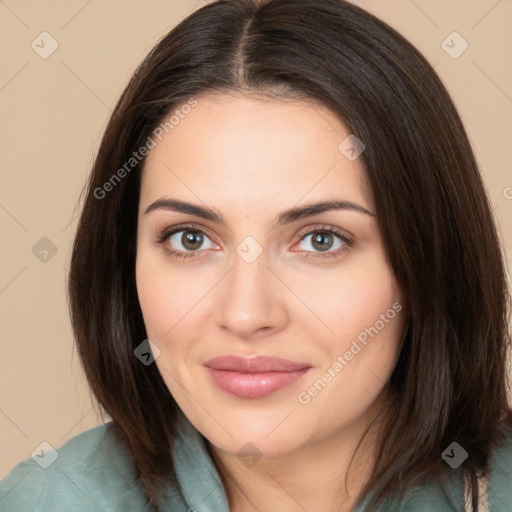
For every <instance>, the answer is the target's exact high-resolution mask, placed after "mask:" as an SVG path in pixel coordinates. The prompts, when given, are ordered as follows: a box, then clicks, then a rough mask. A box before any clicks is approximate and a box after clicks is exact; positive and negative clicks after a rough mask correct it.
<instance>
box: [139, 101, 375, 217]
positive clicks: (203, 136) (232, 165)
mask: <svg viewBox="0 0 512 512" xmlns="http://www.w3.org/2000/svg"><path fill="white" fill-rule="evenodd" d="M174 110H175V109H173V111H174ZM187 111H188V109H187ZM170 115H172V113H170ZM170 115H169V117H170ZM174 119H178V117H175V118H174ZM349 135H350V132H349V130H348V129H347V128H346V126H345V125H344V124H343V123H342V122H341V121H340V120H339V119H338V117H337V116H336V115H335V114H334V113H333V112H331V111H330V110H329V109H327V108H326V107H324V106H322V105H320V104H318V103H317V102H314V101H307V100H290V99H283V100H281V99H275V98H269V97H252V96H251V97H249V96H245V95H242V94H239V93H230V94H216V95H208V96H201V97H198V98H197V104H196V106H195V107H193V108H191V109H190V111H188V113H187V114H181V115H180V116H179V122H178V123H176V124H174V125H173V127H172V129H170V128H168V133H165V132H164V135H163V136H162V140H161V141H160V140H158V139H154V140H155V142H156V146H155V147H154V148H153V149H152V150H151V151H150V153H149V154H148V156H147V159H146V162H145V166H144V170H143V177H142V188H141V206H143V205H144V204H146V205H147V203H148V202H150V201H154V200H156V199H158V198H161V197H163V196H172V197H180V198H183V199H185V200H186V199H187V198H188V199H191V200H192V199H195V200H196V201H197V199H198V198H199V199H201V200H204V202H206V203H212V204H213V203H215V206H216V207H218V208H219V209H222V208H223V207H226V208H228V207H229V206H233V205H237V204H239V203H242V204H243V205H245V207H250V208H262V207H272V205H273V204H275V203H278V206H279V209H280V208H281V207H282V206H283V204H286V205H293V204H295V203H297V202H299V201H300V200H301V199H303V200H304V201H312V200H316V199H321V200H324V199H333V198H337V199H339V198H343V199H350V200H357V201H358V202H360V203H362V204H363V205H364V206H366V207H367V208H368V209H373V203H372V199H371V194H370V192H369V190H368V187H367V185H366V182H365V179H364V173H363V168H362V163H361V160H360V159H356V160H354V161H350V160H349V159H348V158H347V157H346V156H345V155H344V154H343V153H342V152H341V151H340V149H339V145H340V143H342V141H344V140H345V139H346V137H347V136H349Z"/></svg>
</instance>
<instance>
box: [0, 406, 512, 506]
mask: <svg viewBox="0 0 512 512" xmlns="http://www.w3.org/2000/svg"><path fill="white" fill-rule="evenodd" d="M56 454H57V457H56V458H55V455H56ZM172 456H173V460H174V464H175V470H176V476H177V485H171V484H169V486H168V488H167V490H166V495H165V499H164V501H163V503H162V505H161V507H160V510H161V512H229V507H228V501H227V497H226V493H225V491H224V487H223V485H222V482H221V480H220V477H219V474H218V472H217V469H216V467H215V465H214V464H213V461H212V459H211V458H210V456H209V454H208V452H207V449H206V444H205V439H204V437H203V436H202V435H201V434H200V433H199V432H198V431H197V430H196V429H195V428H194V426H193V425H192V424H191V423H190V422H189V421H188V420H187V419H186V418H185V416H183V415H180V417H179V420H178V428H177V437H176V440H175V445H174V448H173V453H172ZM46 457H48V459H46V460H45V458H46ZM53 459H55V460H53ZM49 462H51V464H50V465H48V463H49ZM44 466H47V467H46V468H45V467H44ZM448 481H449V482H448V485H447V486H446V488H443V489H441V488H439V487H438V486H437V485H436V484H434V483H431V484H428V485H426V486H424V487H421V488H413V489H411V490H410V491H409V492H408V493H407V494H406V496H405V498H404V499H403V500H402V501H401V502H400V503H397V502H393V501H392V500H388V501H387V502H386V503H385V504H383V505H382V507H381V508H380V510H381V511H382V512H384V511H386V512H391V511H393V512H399V511H400V512H401V511H403V512H432V511H435V512H444V511H447V512H448V511H453V512H461V511H462V510H463V503H464V500H463V488H462V483H461V471H460V468H459V469H456V470H450V472H449V479H448ZM488 495H489V512H512V437H511V438H508V439H507V440H505V441H504V442H502V444H501V445H500V446H499V447H498V448H497V449H496V450H495V452H494V454H493V459H492V471H491V474H490V477H489V488H488ZM146 510H147V511H149V510H150V507H149V505H148V504H147V501H146V497H145V494H144V490H143V488H142V485H141V483H140V481H138V480H137V479H136V477H135V470H134V466H133V460H132V458H131V455H130V453H129V452H128V450H127V448H126V447H125V445H124V444H123V443H122V442H121V441H120V440H119V439H118V438H117V437H116V436H115V435H114V432H113V429H112V424H111V423H106V424H102V425H99V426H97V427H94V428H92V429H89V430H87V431H85V432H82V433H81V434H79V435H77V436H75V437H73V438H72V439H70V440H69V441H67V442H66V443H64V444H63V445H62V446H61V447H60V448H57V449H56V453H55V452H53V453H52V452H48V453H46V454H44V455H43V456H39V455H37V454H36V455H34V458H28V459H26V460H23V461H21V462H20V463H18V464H17V465H16V466H14V467H13V468H12V469H11V471H10V472H9V473H8V475H7V476H6V477H5V478H4V479H3V480H1V481H0V511H1V512H43V511H44V512H49V511H52V512H54V511H56V512H61V511H62V512H63V511H66V512H71V511H73V512H85V511H87V512H90V511H99V512H117V511H119V512H143V511H146ZM358 510H360V511H364V504H363V506H362V507H360V508H359V509H358ZM310 512H317V511H310Z"/></svg>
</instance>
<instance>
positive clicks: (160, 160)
mask: <svg viewBox="0 0 512 512" xmlns="http://www.w3.org/2000/svg"><path fill="white" fill-rule="evenodd" d="M69 299H70V309H71V317H72V323H73V328H74V332H75V336H76V341H77V347H78V351H79V354H80V358H81V361H82V364H83V367H84V370H85V373H86V375H87V378H88V381H89V383H90V386H91V388H92V391H93V393H94V395H95V397H96V399H97V401H98V403H99V405H100V406H101V408H102V410H103V411H105V412H106V413H108V415H109V416H110V418H111V420H112V421H111V422H109V423H107V424H105V425H101V426H98V427H96V428H94V429H91V430H88V431H86V432H84V433H82V434H80V435H78V436H76V437H75V438H73V439H72V440H70V441H68V442H67V443H66V444H64V445H63V446H62V447H61V448H60V449H59V450H58V458H57V460H56V462H55V464H53V465H51V466H50V467H48V468H46V469H44V470H42V469H41V468H40V467H39V466H38V465H37V464H36V463H35V462H34V461H32V460H31V459H30V460H27V461H24V462H22V463H20V464H19V465H18V466H16V467H15V468H14V469H13V470H12V471H11V473H9V475H8V476H7V477H6V479H4V481H3V482H2V484H1V487H0V489H1V493H2V494H1V495H0V496H2V498H0V499H2V500H3V506H4V507H6V508H5V510H16V511H19V510H49V509H53V510H60V509H62V510H64V509H68V508H70V507H73V510H92V509H93V508H94V507H96V508H97V509H98V510H124V511H131V510H134V511H135V510H146V509H148V508H149V507H151V508H152V509H159V510H162V511H166V510H169V511H173V512H174V511H186V510H188V511H193V510H197V511H198V512H201V511H215V512H226V511H228V510H230V511H235V512H240V511H253V510H254V511H255V510H259V511H274V510H281V511H292V510H293V511H295V510H308V511H315V510H329V511H330V510H337V511H349V510H364V511H366V510H408V511H409V510H411V511H412V510H414V511H427V510H457V511H458V510H462V509H466V510H479V511H481V510H485V507H488V508H489V509H490V510H493V511H494V510H500V511H501V510H503V511H505V510H510V506H511V504H512V494H511V490H510V481H511V480H512V463H511V456H512V430H511V429H512V412H511V410H510V406H509V404H508V402H507V366H506V357H507V350H508V348H509V340H510V337H509V335H508V325H507V314H508V311H509V310H508V307H509V304H508V302H507V290H506V280H505V275H504V268H503V260H502V254H501V248H500V246H499V243H498V238H497V235H496V230H495V227H494V224H493V219H492V214H491V211H490V208H489V204H488V200H487V197H486V194H485V190H484V187H483V184H482V180H481V177H480V174H479V171H478V168H477V165H476V162H475V159H474V156H473V154H472V151H471V148H470V144H469V142H468V139H467V136H466V134H465V132H464V128H463V126H462V124H461V121H460V118H459V116H458V114H457V112H456V110H455V107H454V105H453V103H452V101H451V99H450V98H449V96H448V94H447V92H446V90H445V88H444V87H443V85H442V84H441V82H440V80H439V78H438V77H437V75H436V74H435V73H434V71H433V70H432V68H431V67H430V65H429V64H428V63H427V62H426V60H425V59H424V58H423V57H422V56H421V55H420V54H419V53H418V51H417V50H416V49H415V48H414V47H413V46H411V44H410V43H408V42H407V41H406V40H404V38H403V37H402V36H400V35H399V34H398V33H397V32H395V31H394V30H393V29H391V28H390V27H389V26H387V25H386V24H385V23H383V22H381V21H379V20H378V19H376V18H375V17H373V16H372V15H370V14H368V13H366V12H365V11H363V10H361V9H359V8H357V7H355V6H353V5H351V4H349V3H346V2H344V1H342V0H298V1H297V0H293V1H292V0H268V1H257V0H244V1H240V0H220V1H216V2H213V3H211V4H209V5H207V6H205V7H203V8H202V9H199V10H198V11H196V12H195V13H193V14H192V15H191V16H189V17H188V18H187V19H185V20H184V21H183V22H182V23H180V24H179V25H178V26H177V27H176V28H175V29H173V30H172V31H171V32H170V33H169V34H168V35H167V36H166V37H165V38H164V39H162V41H160V42H159V44H158V45H157V46H156V47H155V48H154V49H153V50H152V52H151V53H150V54H149V55H148V56H147V58H146V59H145V60H144V62H143V63H142V64H141V65H140V67H139V68H138V70H137V71H136V72H135V74H134V75H133V77H132V79H131V81H130V83H129V84H128V86H127V88H126V90H125V91H124V93H123V94H122V97H121V99H120V100H119V102H118V104H117V106H116V108H115V110H114V112H113V114H112V117H111V119H110V121H109V124H108V126H107V129H106V132H105V134H104V137H103V141H102V144H101V147H100V150H99V152H98V155H97V158H96V161H95V164H94V168H93V172H92V174H91V177H90V182H89V184H88V189H87V195H86V197H85V204H84V207H83V211H82V215H81V218H80V223H79V227H78V231H77V235H76V239H75V244H74V248H73V255H72V263H71V269H70V278H69ZM507 483H508V485H507ZM0 503H1V501H0ZM24 506H25V508H23V507H24ZM507 507H508V508H507Z"/></svg>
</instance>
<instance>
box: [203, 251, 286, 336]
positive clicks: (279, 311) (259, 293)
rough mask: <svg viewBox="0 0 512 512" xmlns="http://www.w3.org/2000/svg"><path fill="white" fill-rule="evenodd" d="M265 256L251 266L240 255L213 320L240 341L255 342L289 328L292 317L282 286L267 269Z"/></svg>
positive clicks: (236, 256)
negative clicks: (288, 324)
mask: <svg viewBox="0 0 512 512" xmlns="http://www.w3.org/2000/svg"><path fill="white" fill-rule="evenodd" d="M269 263H270V262H269V261H268V258H267V257H266V253H263V254H261V255H260V256H259V257H258V258H257V259H256V260H255V261H253V262H252V263H247V262H246V261H244V259H243V258H241V257H240V256H239V255H238V254H236V255H235V257H234V263H233V267H232V269H231V270H230V272H229V273H228V275H227V276H226V278H225V279H223V282H222V286H221V287H220V288H219V289H218V295H217V297H216V302H215V306H214V310H215V311H214V315H213V317H214V319H215V321H216V324H217V325H218V326H219V327H220V328H221V329H223V330H228V331H230V332H231V333H232V334H233V335H234V336H236V337H237V338H240V339H243V340H246V341H254V340H256V339H257V338H258V337H261V336H262V335H265V336H268V335H270V334H272V333H274V332H278V331H280V330H282V329H284V328H286V325H287V322H288V321H289V315H288V311H287V308H286V303H285V300H286V299H285V297H286V294H285V292H284V290H283V284H282V283H281V282H280V281H279V279H277V277H276V276H275V274H274V273H273V272H272V271H271V270H270V269H269V268H268V267H269Z"/></svg>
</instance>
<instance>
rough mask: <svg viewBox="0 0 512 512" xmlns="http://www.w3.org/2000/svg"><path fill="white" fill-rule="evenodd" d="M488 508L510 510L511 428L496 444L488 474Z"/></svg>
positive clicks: (511, 490) (511, 474)
mask: <svg viewBox="0 0 512 512" xmlns="http://www.w3.org/2000/svg"><path fill="white" fill-rule="evenodd" d="M488 496H489V510H496V511H499V510H504V511H505V510H507V511H508V510H510V509H509V508H507V507H510V505H511V504H512V429H508V430H507V432H506V433H505V435H504V436H503V437H502V439H501V441H500V442H499V444H498V445H497V446H496V448H495V450H494V452H493V457H492V460H491V470H490V474H489V486H488Z"/></svg>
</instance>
